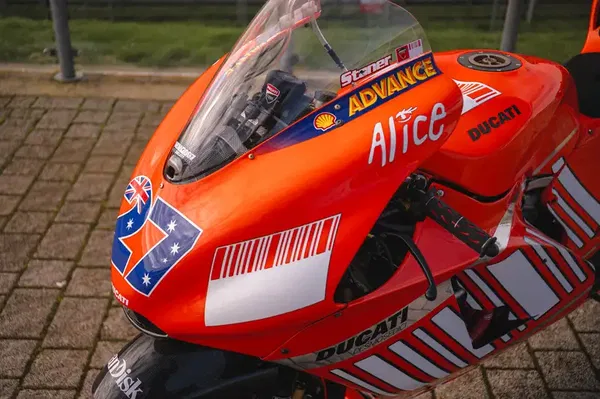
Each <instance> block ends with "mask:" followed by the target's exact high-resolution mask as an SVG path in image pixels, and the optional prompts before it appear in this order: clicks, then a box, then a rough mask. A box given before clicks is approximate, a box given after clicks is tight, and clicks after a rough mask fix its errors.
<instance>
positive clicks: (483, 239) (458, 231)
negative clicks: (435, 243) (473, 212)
mask: <svg viewBox="0 0 600 399" xmlns="http://www.w3.org/2000/svg"><path fill="white" fill-rule="evenodd" d="M424 204H425V213H426V215H427V216H429V217H430V218H432V219H433V220H435V221H436V222H437V223H438V224H439V225H440V226H442V227H443V228H444V229H446V230H447V231H448V232H449V233H450V234H452V235H453V236H455V237H456V238H458V239H459V240H461V241H462V242H464V243H465V244H466V245H468V246H469V247H470V248H472V249H473V250H475V251H477V253H479V256H480V257H481V258H483V257H484V256H489V257H494V256H496V255H498V254H499V253H500V249H499V248H498V245H496V237H492V236H490V235H489V234H488V233H486V232H485V231H484V230H482V229H480V228H479V227H477V226H476V225H475V224H473V223H472V222H471V221H469V220H468V219H467V218H465V217H464V216H462V215H461V214H460V213H458V212H457V211H456V210H454V209H452V208H451V207H450V206H449V205H448V204H446V203H445V202H444V201H442V200H441V199H440V198H439V197H438V196H437V190H436V189H433V188H432V189H430V190H429V191H427V192H426V193H425V198H424Z"/></svg>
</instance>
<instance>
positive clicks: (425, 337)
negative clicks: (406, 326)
mask: <svg viewBox="0 0 600 399" xmlns="http://www.w3.org/2000/svg"><path fill="white" fill-rule="evenodd" d="M413 335H414V336H415V337H417V338H419V339H420V340H421V341H422V342H423V343H424V344H425V345H427V346H429V347H430V348H431V349H433V350H434V351H436V352H437V353H439V354H440V355H441V356H442V357H444V358H445V359H446V360H448V361H449V362H450V363H453V364H454V365H455V366H456V367H460V368H465V367H467V366H468V364H467V363H465V362H464V361H462V360H461V359H459V358H458V356H456V355H455V354H454V353H452V352H451V351H449V350H448V349H447V348H445V347H444V346H443V345H442V344H440V343H439V342H438V341H436V340H435V339H434V338H433V337H432V336H431V335H429V334H428V333H426V332H425V331H424V330H422V329H420V328H417V329H416V330H415V331H413Z"/></svg>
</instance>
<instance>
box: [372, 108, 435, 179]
mask: <svg viewBox="0 0 600 399" xmlns="http://www.w3.org/2000/svg"><path fill="white" fill-rule="evenodd" d="M414 111H416V108H410V109H405V110H403V111H400V112H398V113H397V114H396V116H395V118H394V117H393V116H392V117H389V119H388V128H389V130H388V131H387V132H386V131H385V130H384V129H383V124H382V123H381V122H377V123H376V124H375V127H374V128H373V137H372V139H371V150H370V151H369V165H371V164H372V163H373V162H374V161H375V153H376V149H377V148H378V147H379V148H380V149H381V167H384V166H385V165H386V164H387V163H392V162H394V160H395V159H396V147H397V146H398V142H397V135H396V131H397V130H396V123H397V122H398V123H402V124H403V126H402V154H406V153H407V152H408V149H409V142H411V141H412V144H413V145H414V146H417V147H418V146H420V145H422V144H424V143H425V142H426V141H427V140H430V141H437V140H438V139H439V138H440V137H441V136H442V134H443V133H444V124H443V123H439V122H440V121H443V120H444V119H445V118H446V109H445V107H444V105H443V104H442V103H437V104H435V105H434V106H433V108H432V110H431V114H430V115H429V116H425V115H418V116H416V117H415V118H414V121H413V123H412V125H411V124H409V123H406V122H407V119H410V118H411V117H412V112H414ZM396 119H399V120H398V121H396ZM427 122H429V124H428V125H425V126H427V127H426V128H424V129H422V130H425V129H428V130H425V131H424V132H423V135H422V136H419V124H425V123H427ZM436 123H437V124H436ZM411 128H412V129H411ZM436 129H437V130H436ZM388 135H389V139H388V137H387V136H388ZM388 140H389V157H388V156H387V154H388V152H387V143H388Z"/></svg>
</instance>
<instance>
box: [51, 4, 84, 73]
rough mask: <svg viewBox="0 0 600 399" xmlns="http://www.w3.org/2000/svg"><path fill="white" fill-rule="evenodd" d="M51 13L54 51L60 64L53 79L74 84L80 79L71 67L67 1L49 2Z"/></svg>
mask: <svg viewBox="0 0 600 399" xmlns="http://www.w3.org/2000/svg"><path fill="white" fill-rule="evenodd" d="M50 10H51V11H52V24H53V26H54V36H55V38H56V51H57V53H58V62H59V63H60V73H58V74H56V76H54V79H56V80H58V81H60V82H74V81H77V80H79V79H80V78H81V76H77V75H76V74H75V67H74V65H73V51H72V48H71V35H70V33H69V21H68V17H67V0H50Z"/></svg>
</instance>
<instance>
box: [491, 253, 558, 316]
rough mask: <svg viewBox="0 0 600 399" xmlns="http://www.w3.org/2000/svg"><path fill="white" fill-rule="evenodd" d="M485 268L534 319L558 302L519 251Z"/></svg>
mask: <svg viewBox="0 0 600 399" xmlns="http://www.w3.org/2000/svg"><path fill="white" fill-rule="evenodd" d="M487 268H488V270H489V271H490V273H492V275H493V276H494V277H496V279H497V280H498V281H499V282H500V284H501V285H502V286H503V287H504V289H505V290H506V291H507V292H508V293H509V294H510V295H511V296H512V297H513V298H514V299H515V300H516V301H517V302H518V303H519V305H521V307H522V308H523V309H525V311H526V312H527V313H528V314H529V315H530V316H531V317H533V318H534V319H539V318H540V317H542V316H543V315H544V314H545V313H546V312H548V311H549V310H550V309H552V307H553V306H554V305H556V304H557V303H558V302H559V299H558V297H557V296H556V294H555V293H554V292H553V291H552V289H551V288H550V286H549V285H548V284H547V283H546V282H545V281H544V279H543V278H542V277H541V276H540V274H539V273H538V272H537V271H536V270H535V267H534V266H533V265H532V264H531V263H529V261H528V260H527V258H526V257H525V256H524V255H523V253H522V252H521V251H516V252H514V253H512V254H511V255H510V256H509V257H508V258H506V259H504V260H503V261H501V262H498V263H496V264H493V265H489V266H488V267H487Z"/></svg>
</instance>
